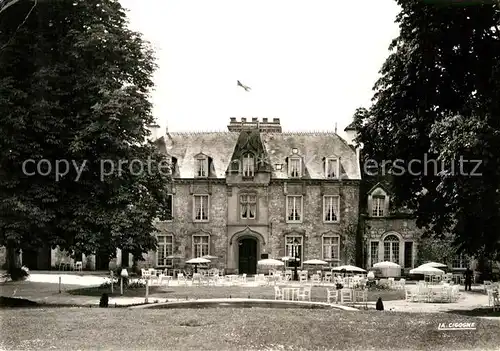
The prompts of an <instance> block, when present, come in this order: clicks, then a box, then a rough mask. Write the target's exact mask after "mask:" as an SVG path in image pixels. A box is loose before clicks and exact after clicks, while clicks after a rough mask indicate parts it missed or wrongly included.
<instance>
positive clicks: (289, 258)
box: [281, 256, 300, 261]
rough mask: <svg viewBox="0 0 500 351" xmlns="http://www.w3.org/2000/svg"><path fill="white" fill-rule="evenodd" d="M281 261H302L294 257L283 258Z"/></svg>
mask: <svg viewBox="0 0 500 351" xmlns="http://www.w3.org/2000/svg"><path fill="white" fill-rule="evenodd" d="M281 260H282V261H295V260H297V261H300V258H295V257H293V256H285V257H281Z"/></svg>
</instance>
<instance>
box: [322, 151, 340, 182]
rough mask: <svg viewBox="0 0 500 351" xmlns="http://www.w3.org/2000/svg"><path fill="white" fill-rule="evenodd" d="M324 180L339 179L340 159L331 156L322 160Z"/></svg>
mask: <svg viewBox="0 0 500 351" xmlns="http://www.w3.org/2000/svg"><path fill="white" fill-rule="evenodd" d="M323 168H324V172H325V178H326V179H340V157H338V156H336V155H331V156H327V157H324V158H323Z"/></svg>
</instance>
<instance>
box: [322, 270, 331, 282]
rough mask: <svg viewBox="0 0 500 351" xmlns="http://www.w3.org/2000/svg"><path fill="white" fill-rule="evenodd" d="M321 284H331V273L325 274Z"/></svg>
mask: <svg viewBox="0 0 500 351" xmlns="http://www.w3.org/2000/svg"><path fill="white" fill-rule="evenodd" d="M323 282H325V283H331V282H332V273H331V272H326V273H325V275H324V276H323Z"/></svg>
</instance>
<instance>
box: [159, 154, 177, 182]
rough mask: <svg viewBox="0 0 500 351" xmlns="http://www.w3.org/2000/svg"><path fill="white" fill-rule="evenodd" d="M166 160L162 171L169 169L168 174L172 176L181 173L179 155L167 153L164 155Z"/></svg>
mask: <svg viewBox="0 0 500 351" xmlns="http://www.w3.org/2000/svg"><path fill="white" fill-rule="evenodd" d="M164 162H165V163H166V165H164V164H162V165H161V167H162V171H167V172H168V174H170V175H171V176H173V177H175V176H176V175H178V174H179V166H178V164H177V157H174V156H172V155H169V154H168V153H167V154H165V157H164Z"/></svg>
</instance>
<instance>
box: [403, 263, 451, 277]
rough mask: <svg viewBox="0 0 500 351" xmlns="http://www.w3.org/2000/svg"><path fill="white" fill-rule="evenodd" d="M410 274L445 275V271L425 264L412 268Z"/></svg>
mask: <svg viewBox="0 0 500 351" xmlns="http://www.w3.org/2000/svg"><path fill="white" fill-rule="evenodd" d="M410 274H424V275H443V274H444V271H442V270H440V269H437V268H434V267H431V266H427V265H425V264H423V265H421V266H418V267H417V268H414V269H412V270H410Z"/></svg>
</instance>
